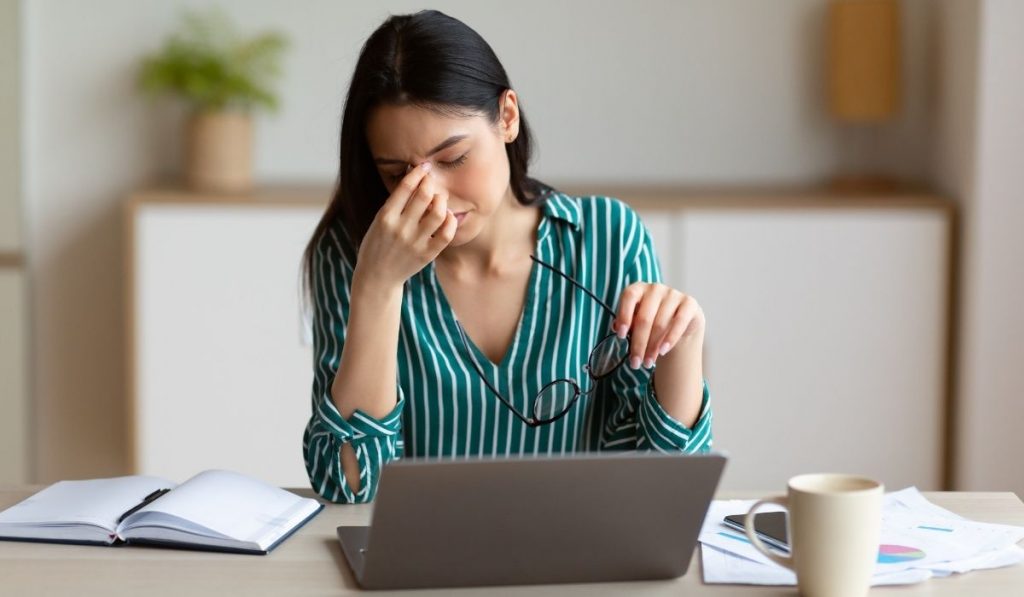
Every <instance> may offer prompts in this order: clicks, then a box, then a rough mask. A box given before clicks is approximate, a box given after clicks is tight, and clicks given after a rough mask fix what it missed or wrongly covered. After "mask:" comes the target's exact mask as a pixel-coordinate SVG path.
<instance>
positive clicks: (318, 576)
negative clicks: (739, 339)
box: [0, 487, 1024, 597]
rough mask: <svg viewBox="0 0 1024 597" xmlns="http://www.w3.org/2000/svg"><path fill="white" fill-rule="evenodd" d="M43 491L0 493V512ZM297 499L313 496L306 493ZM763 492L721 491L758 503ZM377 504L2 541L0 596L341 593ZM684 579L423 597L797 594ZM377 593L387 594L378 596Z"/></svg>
mask: <svg viewBox="0 0 1024 597" xmlns="http://www.w3.org/2000/svg"><path fill="white" fill-rule="evenodd" d="M39 489H41V487H17V488H14V487H0V509H2V508H6V507H7V506H9V505H11V504H13V503H15V502H17V501H19V500H21V499H23V498H25V497H27V496H28V495H30V494H32V493H34V492H35V491H38V490H39ZM298 493H301V494H303V495H308V496H312V495H313V494H312V492H311V491H309V490H299V491H298ZM759 495H765V493H764V492H734V491H730V492H723V493H722V494H721V495H719V496H718V497H720V498H722V499H730V498H754V497H758V496H759ZM925 495H927V497H928V499H930V500H932V501H933V502H935V503H936V504H938V505H940V506H943V507H945V508H948V509H949V510H952V511H954V512H956V513H958V514H961V515H963V516H966V517H968V518H971V519H974V520H978V521H985V522H999V523H1006V524H1016V525H1024V503H1021V501H1020V500H1019V499H1018V498H1017V496H1015V495H1014V494H1012V493H987V492H986V493H926V494H925ZM371 508H372V506H369V505H358V506H341V505H328V507H327V508H326V509H325V510H324V511H323V512H321V513H320V515H319V516H317V517H316V519H314V520H313V521H312V522H310V523H309V524H308V525H307V526H306V527H304V528H303V529H301V530H300V531H299V532H297V533H296V534H295V535H293V536H292V537H291V538H290V539H288V540H287V541H286V542H285V543H284V544H282V545H281V546H280V547H278V548H277V549H276V550H275V551H273V552H272V553H271V554H270V555H267V556H245V555H234V554H219V553H204V552H195V551H180V550H170V549H159V548H152V547H122V548H104V547H92V546H78V545H53V544H43V543H14V542H4V541H0V594H3V595H47V596H48V595H102V596H104V597H107V596H113V595H127V596H131V597H139V596H145V597H159V596H162V595H173V596H178V595H191V596H201V595H224V594H228V595H246V596H255V595H274V596H277V595H327V594H332V595H337V594H351V593H355V592H356V591H358V590H359V589H358V588H357V587H356V584H355V582H354V580H353V578H352V575H351V572H350V571H349V569H348V565H347V563H346V562H345V558H344V556H343V555H342V553H341V548H340V546H339V544H338V542H337V540H336V539H335V534H334V529H335V527H336V526H338V525H342V524H348V525H351V524H365V523H366V521H367V520H368V518H369V516H370V511H371ZM697 553H699V552H695V560H694V562H693V564H692V565H691V567H690V570H689V571H688V572H687V573H686V575H685V576H683V577H681V578H678V579H674V580H670V581H646V582H635V583H614V584H578V585H543V586H525V587H498V588H494V589H486V588H481V589H460V590H451V589H444V590H438V591H420V592H418V593H416V594H417V595H426V594H438V595H446V594H450V593H458V594H468V595H475V594H478V593H487V594H501V595H508V594H520V595H530V596H531V597H532V596H534V595H588V596H589V595H612V594H615V595H617V594H639V595H645V596H647V595H672V596H679V595H686V596H690V595H720V596H725V595H728V596H733V595H758V596H765V597H767V596H772V595H789V596H792V595H795V594H796V589H795V588H794V587H745V586H734V585H705V584H704V583H703V581H702V575H701V569H700V559H699V558H697V557H696V555H697ZM1022 593H1024V565H1018V566H1014V567H1010V568H1000V569H997V570H984V571H976V572H970V573H968V574H964V575H959V576H953V577H950V578H939V579H932V580H929V581H926V582H924V583H919V584H917V585H912V586H910V587H887V588H876V589H873V590H872V591H871V595H872V596H875V595H889V594H892V595H897V594H898V595H903V596H911V595H984V596H985V597H993V596H1000V595H1021V594H1022ZM370 594H373V595H379V594H382V593H378V592H373V593H370Z"/></svg>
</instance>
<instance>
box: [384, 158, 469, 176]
mask: <svg viewBox="0 0 1024 597" xmlns="http://www.w3.org/2000/svg"><path fill="white" fill-rule="evenodd" d="M468 155H469V152H468V151H467V152H466V153H464V154H462V155H460V156H459V157H457V158H455V159H454V160H452V161H450V162H443V161H442V162H437V164H438V165H439V166H441V167H442V168H447V169H455V168H458V167H459V166H461V165H463V164H465V163H466V157H467V156H468ZM405 174H406V173H405V172H403V173H401V174H388V175H386V178H387V179H388V180H389V181H390V182H393V183H397V182H398V181H400V180H402V178H404V177H405Z"/></svg>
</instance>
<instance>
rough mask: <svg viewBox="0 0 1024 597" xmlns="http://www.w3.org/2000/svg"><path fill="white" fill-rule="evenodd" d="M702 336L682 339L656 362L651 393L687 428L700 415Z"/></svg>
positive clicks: (702, 367) (702, 380)
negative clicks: (655, 372)
mask: <svg viewBox="0 0 1024 597" xmlns="http://www.w3.org/2000/svg"><path fill="white" fill-rule="evenodd" d="M703 347H704V340H703V338H702V337H698V336H694V337H684V338H682V339H681V340H680V341H679V343H678V344H676V345H675V347H673V348H672V350H671V351H669V352H668V354H666V355H665V356H663V357H661V358H659V359H658V366H657V368H656V371H657V374H656V375H655V376H654V390H655V392H656V393H657V395H658V402H660V403H661V407H662V408H664V409H665V412H667V413H668V414H669V416H671V417H672V418H674V419H675V420H677V421H679V422H680V423H682V424H683V425H685V426H687V427H693V426H694V424H696V422H697V417H698V416H700V407H701V403H702V401H703V397H704V365H703V361H704V359H703Z"/></svg>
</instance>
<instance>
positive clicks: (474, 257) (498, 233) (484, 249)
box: [437, 189, 541, 276]
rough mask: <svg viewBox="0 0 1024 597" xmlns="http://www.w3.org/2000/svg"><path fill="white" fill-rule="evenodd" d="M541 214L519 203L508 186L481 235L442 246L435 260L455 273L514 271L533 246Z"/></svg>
mask: <svg viewBox="0 0 1024 597" xmlns="http://www.w3.org/2000/svg"><path fill="white" fill-rule="evenodd" d="M540 217H541V213H540V209H539V208H538V207H536V206H527V205H523V204H521V203H519V201H518V200H517V199H516V198H515V196H514V195H513V194H512V191H511V189H509V192H508V194H507V195H506V196H505V199H504V200H502V203H501V205H500V207H499V208H498V210H497V211H495V212H494V214H492V215H491V217H490V219H489V221H488V222H487V225H486V226H485V227H484V229H483V230H481V231H480V234H478V235H477V236H476V238H474V239H473V240H471V241H469V242H468V243H466V244H464V245H461V246H458V247H451V248H448V249H445V250H444V251H442V252H441V254H440V255H438V256H437V261H438V263H440V264H442V265H443V267H444V268H445V269H446V270H448V271H449V272H453V273H455V274H456V275H457V274H458V273H463V274H473V275H476V276H494V275H501V274H502V273H503V272H506V271H510V270H513V271H517V270H518V269H519V267H518V265H520V262H521V261H522V260H524V259H525V260H526V261H527V262H528V261H529V260H530V254H531V253H533V252H534V251H535V249H536V241H537V234H536V231H537V226H538V225H539V223H540Z"/></svg>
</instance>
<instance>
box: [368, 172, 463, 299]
mask: <svg viewBox="0 0 1024 597" xmlns="http://www.w3.org/2000/svg"><path fill="white" fill-rule="evenodd" d="M458 226H459V223H458V220H456V219H455V215H454V214H452V212H451V211H450V210H449V209H448V192H447V191H445V190H444V189H443V188H440V187H439V186H438V185H437V183H436V181H435V180H434V178H433V177H432V176H430V162H424V163H422V164H420V165H419V166H417V167H415V168H413V169H412V170H410V171H409V172H408V173H407V174H406V175H405V176H404V177H403V178H402V180H401V182H399V183H398V186H396V187H395V189H394V191H392V193H391V196H390V197H388V199H387V201H385V202H384V205H383V206H382V207H381V208H380V211H378V212H377V215H376V217H374V219H373V222H371V223H370V227H369V229H368V230H367V231H366V235H365V236H364V237H363V242H362V244H360V245H359V256H358V259H357V261H356V271H355V274H354V277H355V278H357V279H360V280H364V281H365V280H372V282H373V283H374V284H381V285H383V286H384V287H386V288H395V287H400V286H401V285H402V284H404V283H405V281H406V280H408V279H409V278H410V277H412V276H413V275H414V274H416V273H417V272H418V271H420V270H421V269H423V268H424V267H425V266H426V265H427V264H428V263H430V262H431V261H433V260H434V259H435V258H436V257H437V256H438V254H439V253H440V252H441V251H442V250H444V248H445V247H447V246H448V244H449V243H451V242H452V239H453V238H455V232H456V230H457V229H458ZM353 283H354V282H353Z"/></svg>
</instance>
